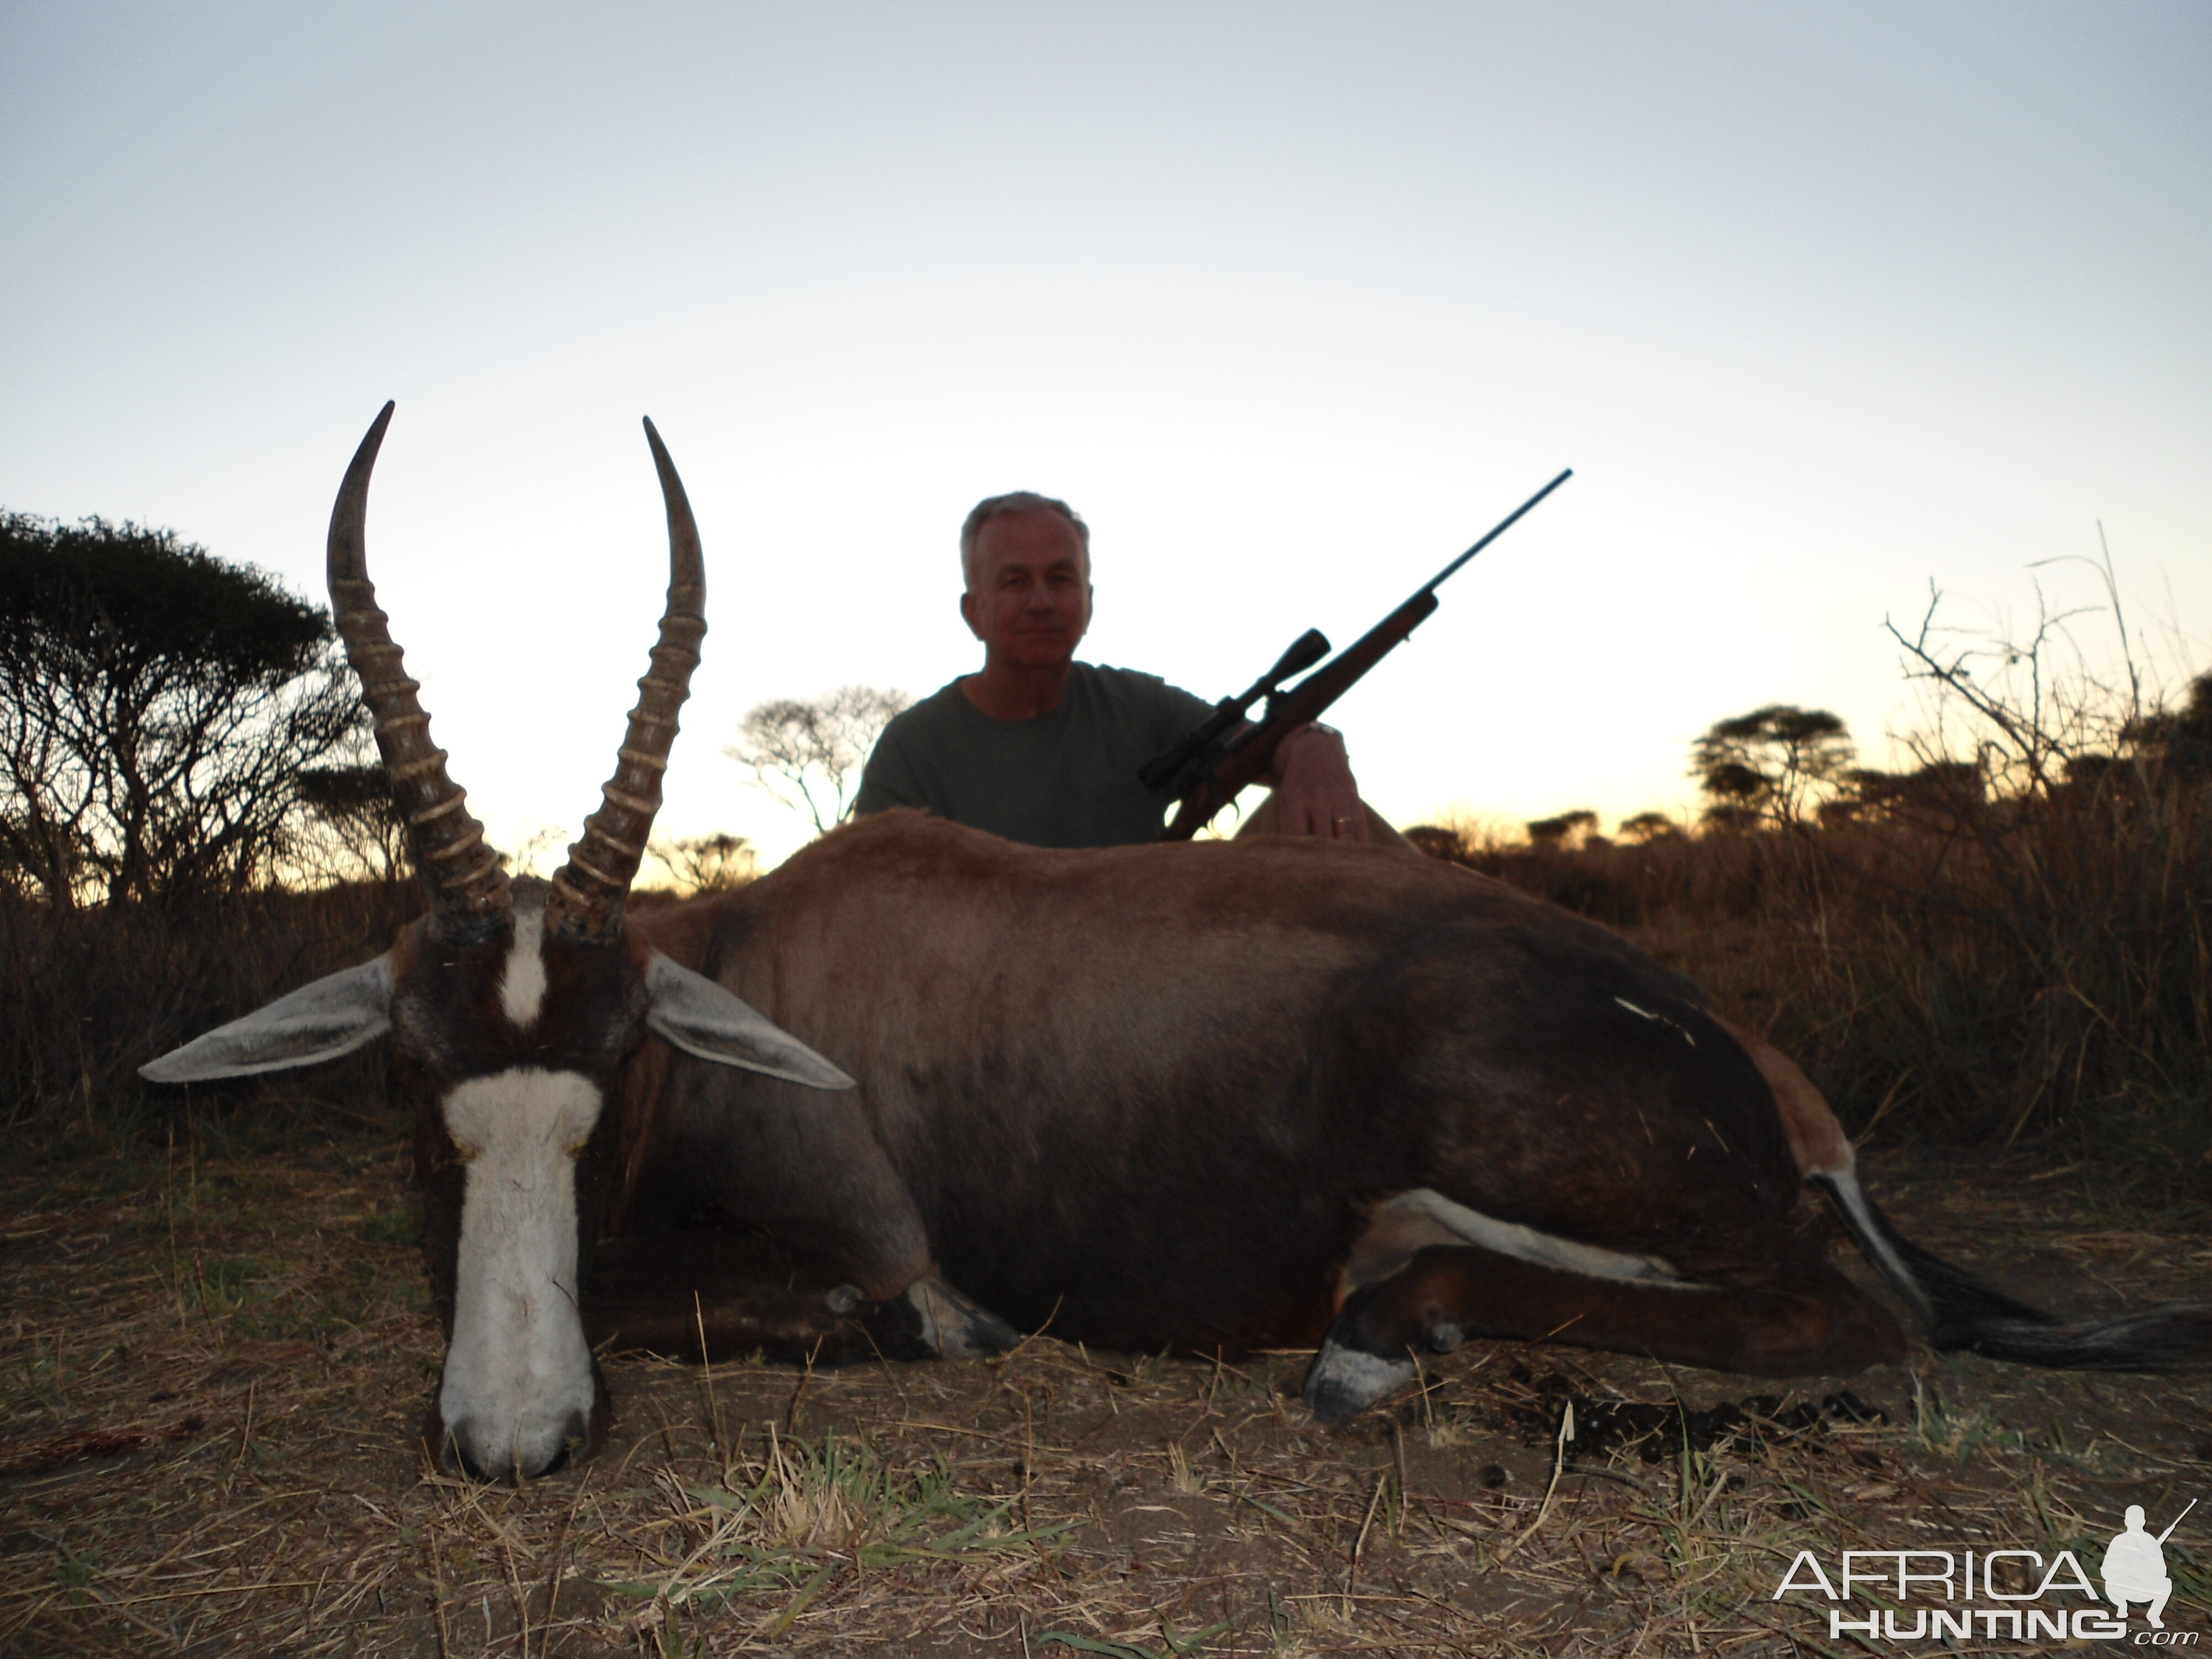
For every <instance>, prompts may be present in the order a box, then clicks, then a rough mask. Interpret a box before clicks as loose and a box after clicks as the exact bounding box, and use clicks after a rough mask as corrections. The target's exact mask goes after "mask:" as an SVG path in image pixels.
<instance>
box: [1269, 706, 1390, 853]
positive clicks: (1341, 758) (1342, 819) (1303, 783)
mask: <svg viewBox="0 0 2212 1659" xmlns="http://www.w3.org/2000/svg"><path fill="white" fill-rule="evenodd" d="M1274 770H1275V780H1274V783H1275V809H1276V811H1277V812H1278V813H1279V814H1280V823H1281V833H1283V834H1284V835H1286V836H1322V838H1323V839H1325V840H1335V841H1358V842H1364V841H1365V840H1366V839H1367V809H1366V808H1365V807H1364V806H1362V805H1360V801H1359V786H1358V783H1356V782H1354V781H1353V780H1352V763H1351V761H1350V760H1349V759H1347V758H1346V755H1345V752H1344V739H1343V738H1342V737H1340V735H1339V734H1338V733H1336V732H1334V731H1331V730H1328V728H1326V727H1323V726H1307V727H1306V728H1305V729H1304V730H1303V731H1299V732H1292V733H1291V735H1290V736H1289V737H1287V738H1284V739H1283V740H1282V742H1281V743H1279V744H1277V745H1276V746H1275V767H1274Z"/></svg>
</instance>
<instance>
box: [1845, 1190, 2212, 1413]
mask: <svg viewBox="0 0 2212 1659" xmlns="http://www.w3.org/2000/svg"><path fill="white" fill-rule="evenodd" d="M1808 1179H1809V1180H1810V1181H1811V1182H1812V1184H1813V1185H1814V1186H1816V1187H1818V1188H1820V1190H1821V1191H1822V1193H1824V1194H1826V1197H1827V1200H1828V1202H1829V1203H1830V1204H1832V1205H1833V1206H1835V1211H1836V1213H1837V1215H1838V1216H1839V1217H1841V1218H1842V1219H1843V1223H1844V1226H1845V1227H1847V1228H1849V1229H1850V1233H1851V1237H1853V1238H1855V1239H1857V1241H1858V1245H1859V1248H1860V1249H1863V1250H1864V1251H1865V1252H1866V1254H1867V1259H1868V1260H1869V1261H1872V1262H1873V1263H1874V1265H1875V1267H1877V1268H1878V1269H1880V1271H1881V1275H1882V1277H1883V1278H1884V1279H1887V1280H1888V1281H1889V1284H1890V1287H1891V1288H1892V1289H1893V1290H1894V1291H1896V1292H1897V1293H1898V1294H1899V1296H1901V1297H1904V1298H1905V1301H1907V1302H1908V1303H1910V1304H1911V1305H1912V1307H1913V1309H1914V1310H1915V1311H1916V1312H1917V1313H1918V1314H1919V1315H1920V1316H1921V1318H1922V1319H1923V1320H1925V1321H1926V1322H1927V1325H1928V1340H1929V1344H1930V1346H1933V1347H1935V1348H1936V1349H1937V1350H1938V1351H1939V1352H1955V1351H1957V1350H1960V1349H1963V1350H1965V1351H1966V1352H1970V1353H1978V1354H1984V1355H1986V1356H1988V1357H1989V1358H1991V1359H2008V1360H2012V1361H2014V1362H2015V1363H2017V1364H2026V1365H2049V1366H2054V1367H2057V1368H2060V1369H2063V1370H2090V1371H2171V1370H2182V1369H2184V1368H2185V1367H2187V1366H2191V1365H2203V1364H2212V1306H2207V1305H2206V1304H2203V1303H2191V1302H2166V1303H2161V1304H2159V1305H2158V1306H2156V1307H2153V1308H2145V1309H2142V1310H2140V1311H2137V1312H2133V1313H2124V1314H2121V1315H2119V1316H2118V1317H2116V1318H2112V1319H2104V1320H2096V1319H2061V1318H2059V1317H2058V1316H2057V1315H2055V1314H2048V1313H2045V1312H2044V1311H2043V1310H2041V1309H2039V1308H2033V1307H2030V1306H2029V1305H2028V1304H2027V1303H2025V1302H2016V1301H2015V1300H2014V1299H2013V1298H2012V1297H2008V1296H2007V1295H2005V1294H2004V1293H2003V1292H2002V1291H1997V1290H1994V1289H1992V1288H1991V1287H1990V1286H1989V1285H1984V1284H1983V1283H1982V1282H1981V1280H1979V1279H1976V1278H1975V1277H1974V1276H1973V1275H1972V1273H1968V1272H1967V1271H1966V1269H1965V1268H1963V1267H1954V1265H1953V1264H1951V1263H1950V1262H1948V1261H1944V1260H1943V1259H1942V1257H1941V1256H1938V1255H1934V1254H1932V1253H1931V1252H1929V1251H1928V1250H1924V1249H1922V1248H1921V1247H1920V1246H1919V1245H1917V1244H1915V1243H1913V1242H1912V1241H1911V1239H1909V1238H1907V1237H1905V1236H1904V1234H1902V1233H1900V1232H1899V1231H1897V1229H1896V1228H1895V1227H1894V1226H1893V1225H1891V1224H1890V1220H1889V1218H1888V1217H1887V1216H1886V1215H1884V1214H1883V1213H1882V1212H1881V1210H1880V1209H1878V1208H1877V1207H1876V1206H1875V1202H1874V1200H1872V1199H1870V1198H1869V1197H1868V1196H1867V1195H1866V1194H1865V1192H1864V1191H1863V1189H1862V1188H1860V1186H1859V1183H1858V1177H1857V1176H1856V1175H1855V1174H1853V1173H1852V1172H1851V1171H1850V1170H1849V1169H1848V1168H1845V1169H1833V1168H1831V1169H1827V1170H1814V1172H1812V1173H1811V1175H1810V1176H1809V1177H1808Z"/></svg>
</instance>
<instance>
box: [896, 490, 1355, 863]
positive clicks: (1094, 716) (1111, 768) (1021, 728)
mask: <svg viewBox="0 0 2212 1659" xmlns="http://www.w3.org/2000/svg"><path fill="white" fill-rule="evenodd" d="M960 556H961V566H962V572H963V575H964V576H965V578H966V582H965V587H964V591H963V592H962V593H961V596H960V615H961V617H963V619H964V620H965V621H966V623H967V624H968V627H969V631H970V632H972V633H973V634H974V635H975V637H976V638H977V639H979V640H981V641H982V642H983V666H982V669H981V671H980V672H978V673H974V674H968V675H963V677H961V678H959V679H957V680H955V681H953V682H952V683H951V684H950V685H947V686H945V688H944V689H943V690H940V691H939V692H938V693H937V694H936V695H935V696H931V697H929V698H927V699H926V700H925V701H923V702H919V703H916V704H915V706H914V707H913V708H909V709H908V710H907V711H906V712H905V713H904V714H901V715H900V716H899V717H898V718H897V719H896V720H893V721H892V722H891V723H890V726H887V727H885V728H884V734H883V736H882V738H880V739H878V742H877V744H876V749H875V752H874V753H873V754H872V755H871V756H870V757H868V764H867V768H866V770H865V771H864V772H863V773H862V774H861V781H860V799H859V800H858V802H857V803H856V804H855V806H854V811H856V812H860V813H868V812H880V811H884V810H885V809H887V808H889V807H893V806H920V807H924V808H927V810H928V811H932V812H934V813H936V814H937V815H938V816H939V817H946V818H951V819H952V820H953V821H954V822H956V823H965V824H969V825H970V826H972V827H974V828H975V829H987V830H989V831H990V832H991V833H992V834H994V835H998V836H1005V837H1006V839H1008V840H1009V841H1018V842H1027V843H1029V844H1030V845H1031V846H1034V847H1115V846H1121V845H1124V844H1127V843H1129V842H1148V841H1157V840H1158V839H1159V833H1160V825H1161V821H1162V818H1163V817H1164V812H1165V808H1166V806H1167V805H1168V802H1169V799H1170V797H1168V796H1165V795H1158V794H1154V793H1152V792H1151V791H1149V790H1147V789H1146V787H1144V785H1143V784H1141V783H1139V781H1137V771H1138V769H1139V767H1141V766H1142V765H1143V764H1144V763H1146V761H1148V760H1150V759H1151V758H1152V757H1153V756H1154V755H1156V754H1158V753H1159V751H1160V750H1163V749H1165V748H1166V747H1168V745H1169V744H1172V743H1174V742H1175V741H1176V739H1177V738H1181V737H1182V736H1183V735H1184V734H1185V733H1186V732H1188V731H1189V730H1190V729H1191V728H1192V727H1193V726H1196V725H1197V724H1198V723H1199V722H1200V720H1204V719H1205V718H1206V716H1207V715H1208V714H1211V713H1212V704H1210V703H1208V702H1206V701H1205V700H1204V699H1203V698H1200V697H1196V696H1192V695H1191V694H1190V693H1189V692H1188V691H1183V690H1178V689H1177V688H1176V687H1175V686H1172V685H1170V684H1167V683H1166V682H1165V681H1164V680H1161V679H1158V678H1156V677H1154V676H1152V675H1150V674H1139V673H1136V672H1133V671H1131V670H1128V669H1125V668H1102V667H1098V666H1096V665H1092V664H1090V663H1079V662H1077V661H1076V660H1075V647H1076V646H1077V644H1078V643H1079V641H1081V640H1082V638H1083V635H1084V633H1085V630H1086V629H1089V627H1090V626H1091V532H1090V530H1089V529H1088V527H1087V526H1085V524H1084V522H1083V520H1081V519H1080V518H1079V517H1078V516H1077V515H1076V513H1075V512H1074V510H1073V508H1071V507H1069V506H1068V505H1067V503H1066V502H1065V501H1055V500H1054V499H1052V498H1051V497H1050V496H1047V495H1034V494H1031V493H1030V491H1027V490H1020V491H1017V492H1016V493H1014V494H1013V495H994V496H992V497H991V498H990V499H988V500H987V501H981V502H978V503H977V504H976V507H975V510H974V511H973V512H971V513H969V515H968V521H967V523H966V524H964V525H963V526H961V531H960ZM1266 781H1267V782H1268V783H1269V784H1271V785H1273V787H1274V790H1275V793H1274V794H1273V797H1271V798H1270V799H1269V801H1268V803H1267V805H1266V806H1265V807H1263V808H1262V809H1261V812H1258V813H1255V814H1254V818H1255V824H1254V825H1253V826H1251V827H1255V828H1257V827H1261V825H1260V824H1259V823H1258V822H1256V821H1258V820H1261V819H1265V818H1271V819H1273V820H1274V822H1273V823H1272V824H1271V825H1269V826H1267V827H1272V828H1275V829H1278V830H1279V832H1280V833H1283V834H1286V835H1310V836H1325V837H1330V838H1334V839H1337V840H1342V841H1353V842H1364V841H1366V840H1368V839H1369V838H1370V834H1369V832H1370V826H1371V827H1372V828H1373V829H1375V830H1376V831H1377V832H1378V838H1379V837H1380V836H1388V837H1389V838H1390V839H1393V840H1395V839H1396V838H1397V837H1396V834H1395V831H1393V830H1391V829H1389V826H1388V825H1386V824H1384V823H1383V821H1382V820H1381V819H1380V818H1377V817H1373V816H1372V815H1371V814H1370V812H1369V811H1368V809H1367V808H1366V807H1365V806H1364V805H1363V804H1362V803H1361V801H1360V799H1359V793H1358V786H1357V785H1356V784H1355V783H1354V782H1353V781H1352V768H1351V763H1349V761H1348V760H1347V759H1346V757H1345V752H1344V739H1343V738H1342V737H1341V736H1340V734H1339V733H1338V732H1336V731H1335V730H1334V728H1332V727H1328V726H1322V725H1320V724H1318V723H1316V724H1315V725H1312V726H1305V727H1304V728H1302V729H1300V730H1299V731H1297V732H1293V733H1291V735H1290V736H1288V737H1286V738H1284V739H1283V742H1282V744H1280V746H1279V747H1278V748H1277V750H1276V751H1275V764H1274V770H1273V772H1272V773H1271V774H1270V775H1268V777H1267V780H1266Z"/></svg>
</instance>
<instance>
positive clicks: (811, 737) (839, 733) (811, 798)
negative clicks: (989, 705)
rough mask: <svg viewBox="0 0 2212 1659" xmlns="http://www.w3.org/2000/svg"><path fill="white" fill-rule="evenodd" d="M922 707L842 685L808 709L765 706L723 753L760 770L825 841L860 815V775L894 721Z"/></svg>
mask: <svg viewBox="0 0 2212 1659" xmlns="http://www.w3.org/2000/svg"><path fill="white" fill-rule="evenodd" d="M913 701H914V699H913V698H911V697H909V696H907V694H906V693H905V692H903V691H880V690H877V689H876V688H875V687H873V686H870V685H842V686H840V687H838V688H837V690H835V691H825V692H823V694H822V696H818V697H815V698H812V699H811V700H809V701H805V702H800V701H799V700H797V699H793V698H783V699H780V700H778V701H777V702H764V703H763V704H761V705H760V706H759V707H758V708H755V709H753V710H752V711H751V712H750V713H749V714H746V716H745V717H744V720H741V721H739V722H738V740H737V742H735V743H733V744H729V745H728V746H727V747H726V748H725V749H724V750H722V752H723V753H724V754H726V755H727V756H728V757H730V758H731V759H732V760H733V761H737V762H738V763H740V764H742V765H744V766H748V767H750V768H751V769H752V774H753V782H754V784H755V785H756V786H757V787H759V788H761V789H763V790H764V791H766V792H767V793H768V794H769V795H770V796H771V797H772V798H774V799H775V800H776V801H777V802H778V803H779V804H781V805H785V806H788V807H790V808H791V809H792V810H793V811H797V812H804V813H805V814H806V815H807V816H808V817H810V818H811V819H812V820H813V821H814V828H815V829H816V830H817V832H819V833H820V834H823V835H827V834H829V831H830V830H832V829H836V827H837V825H839V824H840V823H843V822H844V821H845V820H846V819H847V818H848V817H850V816H851V815H852V811H853V801H854V797H855V796H857V795H858V794H859V793H860V769H861V768H862V767H864V766H866V764H867V760H868V755H869V752H870V751H871V750H873V749H874V748H875V746H876V739H877V738H879V737H881V736H882V735H883V730H884V727H885V726H888V725H890V722H891V717H892V716H893V715H895V714H898V713H899V712H900V711H901V710H902V709H904V708H906V707H907V705H908V704H909V703H911V702H913Z"/></svg>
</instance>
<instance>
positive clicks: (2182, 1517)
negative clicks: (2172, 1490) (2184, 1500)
mask: <svg viewBox="0 0 2212 1659" xmlns="http://www.w3.org/2000/svg"><path fill="white" fill-rule="evenodd" d="M2196 1507H2197V1500H2196V1499H2195V1498H2191V1499H2190V1500H2189V1509H2185V1510H2182V1512H2181V1513H2180V1514H2179V1515H2177V1516H2174V1517H2173V1527H2178V1526H2179V1525H2180V1524H2181V1523H2182V1522H2185V1521H2186V1520H2187V1519H2189V1510H2193V1509H2195V1508H2196ZM2173 1527H2168V1528H2166V1530H2165V1531H2164V1532H2162V1533H2160V1534H2159V1535H2158V1541H2159V1542H2160V1545H2163V1544H2164V1543H2165V1542H2166V1540H2167V1539H2169V1538H2171V1537H2172V1536H2173Z"/></svg>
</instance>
